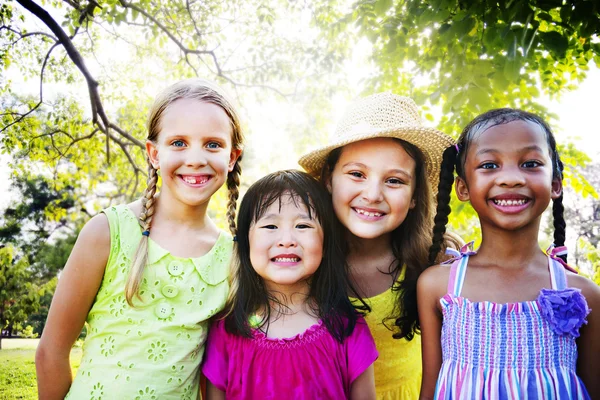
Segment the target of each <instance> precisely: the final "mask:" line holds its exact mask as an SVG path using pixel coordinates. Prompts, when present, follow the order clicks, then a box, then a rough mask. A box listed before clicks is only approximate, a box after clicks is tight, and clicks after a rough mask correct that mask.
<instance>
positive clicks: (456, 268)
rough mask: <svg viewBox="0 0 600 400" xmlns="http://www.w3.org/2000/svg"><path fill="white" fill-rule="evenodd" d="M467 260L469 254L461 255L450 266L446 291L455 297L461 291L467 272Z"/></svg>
mask: <svg viewBox="0 0 600 400" xmlns="http://www.w3.org/2000/svg"><path fill="white" fill-rule="evenodd" d="M468 262H469V256H468V255H463V256H462V257H461V258H459V259H458V260H456V261H454V262H453V263H452V266H451V267H450V277H449V278H448V293H451V294H453V295H454V296H456V297H458V296H460V292H462V287H463V283H464V282H465V275H466V273H467V263H468Z"/></svg>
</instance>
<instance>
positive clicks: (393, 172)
mask: <svg viewBox="0 0 600 400" xmlns="http://www.w3.org/2000/svg"><path fill="white" fill-rule="evenodd" d="M352 166H357V167H359V168H364V169H369V167H367V166H366V165H365V164H363V163H359V162H356V161H351V162H349V163H346V164H344V165H343V166H342V168H346V167H352ZM386 172H387V173H388V174H399V175H404V176H405V177H406V178H408V179H412V175H411V174H410V173H408V172H406V171H405V170H403V169H399V168H395V169H390V170H388V171H386Z"/></svg>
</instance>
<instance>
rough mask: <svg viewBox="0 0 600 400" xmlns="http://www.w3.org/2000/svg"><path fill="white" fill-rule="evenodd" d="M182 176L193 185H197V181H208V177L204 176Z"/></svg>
mask: <svg viewBox="0 0 600 400" xmlns="http://www.w3.org/2000/svg"><path fill="white" fill-rule="evenodd" d="M182 178H183V180H184V181H185V182H186V183H189V184H192V185H195V184H197V183H204V182H206V181H207V179H206V178H205V177H203V178H196V177H195V176H183V177H182Z"/></svg>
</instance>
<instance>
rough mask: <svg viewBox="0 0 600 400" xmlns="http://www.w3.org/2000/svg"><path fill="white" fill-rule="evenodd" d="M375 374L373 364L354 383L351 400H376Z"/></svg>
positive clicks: (351, 388) (351, 389)
mask: <svg viewBox="0 0 600 400" xmlns="http://www.w3.org/2000/svg"><path fill="white" fill-rule="evenodd" d="M375 397H376V396H375V373H374V368H373V364H371V365H370V366H369V368H367V369H366V370H365V372H363V373H362V374H360V375H359V376H358V378H356V379H355V380H354V382H352V386H351V387H350V399H351V400H375Z"/></svg>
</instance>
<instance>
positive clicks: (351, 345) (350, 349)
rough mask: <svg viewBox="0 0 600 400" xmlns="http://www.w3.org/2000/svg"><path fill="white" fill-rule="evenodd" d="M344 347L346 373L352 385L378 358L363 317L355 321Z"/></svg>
mask: <svg viewBox="0 0 600 400" xmlns="http://www.w3.org/2000/svg"><path fill="white" fill-rule="evenodd" d="M346 346H347V356H348V373H349V375H350V376H349V378H350V383H352V382H354V380H355V379H356V378H358V377H359V376H360V375H361V374H362V373H363V372H365V370H366V369H367V368H369V366H370V365H371V364H373V363H374V362H375V360H377V357H379V353H378V352H377V348H376V347H375V341H374V340H373V336H372V335H371V331H370V330H369V326H368V325H367V322H366V321H365V319H364V318H363V317H359V318H358V320H357V321H356V327H355V328H354V331H353V332H352V335H350V337H348V339H346Z"/></svg>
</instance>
